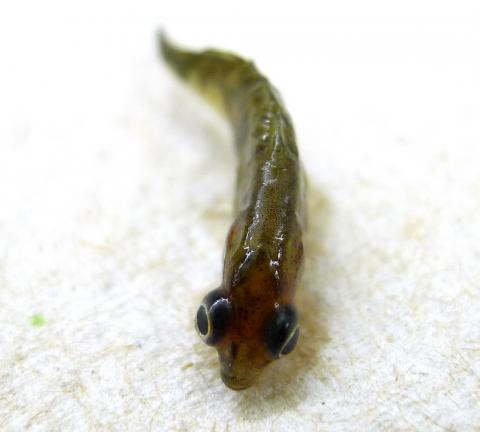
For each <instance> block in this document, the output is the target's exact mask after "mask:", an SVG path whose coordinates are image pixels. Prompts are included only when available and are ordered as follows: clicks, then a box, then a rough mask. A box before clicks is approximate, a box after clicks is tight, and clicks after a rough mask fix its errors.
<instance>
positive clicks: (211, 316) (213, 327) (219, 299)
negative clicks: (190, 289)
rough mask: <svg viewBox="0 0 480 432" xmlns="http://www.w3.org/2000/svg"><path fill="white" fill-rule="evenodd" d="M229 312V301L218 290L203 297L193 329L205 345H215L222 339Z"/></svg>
mask: <svg viewBox="0 0 480 432" xmlns="http://www.w3.org/2000/svg"><path fill="white" fill-rule="evenodd" d="M230 310H231V306H230V301H229V300H228V298H226V297H225V296H224V295H222V291H221V290H220V289H216V290H214V291H211V292H210V293H209V294H207V295H206V296H205V298H204V299H203V302H202V304H201V305H200V307H199V308H198V310H197V315H196V316H195V328H196V329H197V332H198V334H199V335H200V337H201V338H202V339H203V341H204V342H205V343H206V344H208V345H215V344H216V343H217V342H218V341H219V340H220V339H221V338H222V337H223V335H224V334H225V332H226V328H227V324H228V317H229V315H230Z"/></svg>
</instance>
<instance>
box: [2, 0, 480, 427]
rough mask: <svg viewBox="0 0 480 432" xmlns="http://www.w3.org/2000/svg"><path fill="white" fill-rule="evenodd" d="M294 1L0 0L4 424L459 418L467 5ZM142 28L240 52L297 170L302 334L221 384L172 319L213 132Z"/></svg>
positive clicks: (472, 355) (211, 246)
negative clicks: (302, 173) (263, 368)
mask: <svg viewBox="0 0 480 432" xmlns="http://www.w3.org/2000/svg"><path fill="white" fill-rule="evenodd" d="M37 3H38V4H37ZM158 3H160V2H158ZM192 3H193V2H192ZM225 3H227V2H225ZM311 3H314V2H311ZM315 3H317V2H315ZM166 4H167V3H166ZM306 4H307V3H304V4H303V6H302V2H296V3H295V9H290V8H287V7H281V8H278V6H274V7H273V8H270V9H269V8H268V7H267V6H263V7H262V8H260V9H258V7H253V5H251V4H249V3H248V2H247V3H245V2H241V4H240V3H238V4H235V5H233V4H228V5H227V4H225V5H222V4H221V3H218V4H217V3H211V2H210V3H209V2H206V3H205V2H198V4H197V5H196V6H193V5H192V4H189V3H186V2H175V5H173V4H171V5H170V7H168V8H167V7H166V6H161V5H157V6H155V3H153V2H152V3H143V4H142V3H136V4H133V3H132V4H127V3H120V4H119V3H118V2H113V3H112V4H109V3H101V6H100V5H98V4H96V3H95V4H94V3H92V4H90V3H88V2H87V3H84V2H81V3H77V5H76V7H73V5H68V6H67V5H66V3H65V2H58V3H55V2H53V3H52V2H36V3H35V4H34V3H33V2H32V4H23V3H22V2H15V3H14V2H11V8H10V9H8V8H7V7H6V6H2V8H3V9H4V10H2V11H1V12H2V13H1V14H0V17H1V18H0V21H1V22H0V24H1V26H0V36H1V37H0V48H1V49H0V53H1V59H0V62H1V69H0V78H1V79H0V95H1V96H0V97H1V99H0V118H1V119H2V120H1V122H0V329H1V330H0V429H1V430H5V431H17V430H23V429H28V428H31V429H32V430H39V431H41V430H46V431H47V430H48V431H51V430H59V431H60V430H61V431H65V430H118V431H120V430H139V431H140V430H142V431H143V430H195V431H199V430H215V431H221V430H230V431H236V430H245V431H247V430H252V429H253V430H275V431H283V430H293V428H294V427H295V429H296V430H299V429H298V425H299V424H300V423H301V424H303V426H304V427H303V429H302V430H327V431H359V430H362V431H364V430H375V431H384V430H385V431H390V430H399V431H401V430H405V431H407V430H408V431H410V430H422V431H425V430H428V431H442V430H452V431H474V430H479V429H480V378H479V377H480V266H479V262H480V224H479V214H480V174H479V172H480V170H479V167H480V123H479V118H480V84H479V78H478V77H479V76H480V67H479V66H480V65H479V50H478V47H479V44H480V31H479V26H478V23H479V18H480V14H479V10H478V6H477V4H478V2H471V3H468V2H456V4H455V5H454V4H453V2H452V3H450V4H449V3H445V2H418V1H415V2H408V1H407V2H400V3H398V5H397V6H392V4H391V2H335V5H327V4H325V3H322V2H318V4H317V9H316V10H314V9H312V6H310V7H306ZM387 4H390V6H387ZM14 5H16V6H15V9H12V8H13V7H14ZM192 7H193V9H192ZM159 23H163V24H164V25H166V26H167V29H168V30H169V32H170V34H171V36H172V37H173V39H176V40H178V41H180V42H183V43H185V44H186V45H192V46H197V47H200V46H204V45H207V44H209V45H212V46H217V47H224V48H229V49H232V50H235V51H237V52H239V53H242V54H244V55H246V56H250V57H252V58H254V59H255V60H256V61H257V63H258V65H259V66H260V68H261V69H262V70H263V71H264V72H265V73H266V74H267V75H269V76H270V77H271V78H272V80H273V81H274V83H275V84H276V85H277V86H278V88H279V89H280V90H281V92H282V94H283V96H284V98H285V100H286V102H287V105H288V107H289V109H290V111H291V114H292V117H293V119H294V122H295V124H296V128H297V132H298V137H299V146H300V150H301V152H302V154H303V157H304V161H305V165H306V167H307V171H308V174H309V179H310V194H309V198H310V206H311V212H310V221H311V229H310V232H309V233H308V235H307V242H308V254H309V255H308V262H307V266H306V270H305V280H304V283H303V284H302V287H301V289H300V292H299V307H300V309H301V312H302V324H303V333H302V339H301V341H300V343H299V347H298V348H297V350H296V351H295V353H294V354H292V355H291V356H289V357H288V358H285V359H284V360H283V361H281V362H278V363H276V364H275V365H273V366H272V367H271V368H270V369H269V370H268V371H267V372H266V373H265V374H264V375H263V376H262V378H261V380H260V382H259V383H258V385H256V386H255V387H254V388H252V389H250V390H247V391H245V392H241V393H235V392H232V391H230V390H228V389H227V388H225V387H224V386H223V384H222V383H221V381H220V379H219V377H218V369H217V366H218V365H217V360H216V354H215V352H214V351H213V350H211V349H209V348H207V347H206V346H204V345H203V344H202V343H201V342H200V340H199V339H198V338H197V336H196V335H195V333H194V330H193V326H192V317H193V314H194V311H195V309H196V305H197V302H198V301H199V299H200V298H201V297H202V295H203V294H204V293H205V292H206V291H208V290H209V289H211V288H213V287H214V286H215V285H216V284H218V282H219V277H220V272H221V256H222V249H223V240H224V236H225V233H226V230H227V228H228V225H229V222H230V220H231V215H230V203H231V200H232V193H233V175H234V166H235V160H234V157H233V151H232V148H231V147H232V145H231V142H230V134H229V130H228V128H227V127H226V125H225V124H224V123H222V122H221V121H220V120H219V119H218V118H217V117H215V115H213V113H211V112H210V111H209V110H208V109H207V108H206V107H205V106H204V105H202V104H201V103H200V102H199V101H198V100H197V99H196V98H195V97H194V96H192V95H191V94H190V93H188V92H187V91H186V90H184V89H183V88H182V87H181V86H179V85H178V83H176V82H175V81H174V80H173V79H172V77H171V76H170V75H169V74H168V73H167V72H166V71H165V69H164V68H163V67H162V66H161V65H160V63H159V61H158V60H157V58H156V56H155V52H154V48H153V37H152V35H153V32H154V31H155V29H156V27H157V25H158V24H159ZM34 314H42V315H43V316H44V317H45V321H46V322H45V324H44V325H43V326H33V325H32V321H31V317H32V315H34Z"/></svg>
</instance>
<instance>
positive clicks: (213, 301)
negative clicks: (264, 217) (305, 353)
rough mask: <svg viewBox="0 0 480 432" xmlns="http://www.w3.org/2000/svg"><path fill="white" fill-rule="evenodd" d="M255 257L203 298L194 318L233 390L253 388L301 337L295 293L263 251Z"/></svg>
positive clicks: (225, 380)
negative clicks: (264, 371)
mask: <svg viewBox="0 0 480 432" xmlns="http://www.w3.org/2000/svg"><path fill="white" fill-rule="evenodd" d="M253 255H254V256H253V257H252V256H251V257H250V259H248V260H247V261H248V262H244V263H243V264H244V265H243V266H239V269H240V271H239V272H238V271H237V272H236V274H234V275H232V276H233V277H232V278H228V279H227V280H226V281H225V282H226V283H227V284H229V288H228V289H224V288H220V289H217V290H214V291H211V292H210V293H209V294H208V295H207V296H206V297H205V298H204V301H203V302H202V305H201V306H200V308H199V309H198V312H197V317H196V328H197V331H198V333H199V334H200V336H201V337H202V338H203V339H204V341H205V342H206V343H207V344H209V345H213V346H215V347H216V349H217V351H218V355H219V359H220V366H221V377H222V380H223V382H224V383H225V384H226V385H227V386H228V387H230V388H232V389H234V390H241V389H244V388H247V387H249V386H250V385H251V384H252V383H253V382H254V381H255V380H256V378H257V377H258V375H259V373H260V372H261V371H262V369H263V368H264V367H265V366H267V365H268V364H269V363H270V362H272V361H273V360H276V359H278V358H280V357H281V356H283V355H286V354H288V353H290V352H291V351H292V350H293V349H294V347H295V345H296V342H297V340H298V337H299V327H298V317H297V313H296V309H295V307H294V306H293V305H292V304H291V303H290V302H291V300H292V294H293V293H292V292H291V291H290V290H285V289H281V287H280V285H279V281H278V279H277V278H276V277H275V275H276V273H275V268H274V266H272V265H271V262H270V260H269V259H268V258H267V257H266V256H265V254H263V253H259V254H257V253H254V254H253Z"/></svg>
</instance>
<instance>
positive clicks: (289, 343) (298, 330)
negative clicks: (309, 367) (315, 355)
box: [281, 328, 300, 355]
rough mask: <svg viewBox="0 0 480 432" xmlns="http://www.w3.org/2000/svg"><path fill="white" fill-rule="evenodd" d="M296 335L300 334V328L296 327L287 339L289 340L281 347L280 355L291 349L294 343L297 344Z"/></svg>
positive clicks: (287, 352) (289, 351)
mask: <svg viewBox="0 0 480 432" xmlns="http://www.w3.org/2000/svg"><path fill="white" fill-rule="evenodd" d="M298 336H300V329H298V328H297V330H296V331H295V333H294V335H293V336H292V337H291V338H290V339H289V341H288V342H287V343H286V344H285V346H284V347H283V350H282V352H281V355H287V354H289V353H291V352H292V351H293V349H294V348H295V345H297V341H298Z"/></svg>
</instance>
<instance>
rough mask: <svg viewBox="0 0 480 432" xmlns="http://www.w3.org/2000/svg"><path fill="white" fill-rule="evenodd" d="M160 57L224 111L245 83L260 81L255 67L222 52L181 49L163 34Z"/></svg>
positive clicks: (160, 41)
mask: <svg viewBox="0 0 480 432" xmlns="http://www.w3.org/2000/svg"><path fill="white" fill-rule="evenodd" d="M158 46H159V50H160V54H161V55H162V57H163V58H164V60H165V62H166V63H167V64H168V65H169V66H170V67H171V68H172V69H173V71H174V72H175V73H176V74H177V75H178V76H179V77H181V78H182V79H184V80H185V81H187V82H188V83H189V84H191V85H192V86H193V87H194V88H195V89H196V90H198V91H199V92H200V93H201V94H202V95H204V96H205V97H206V98H207V99H209V100H210V101H211V102H212V103H213V104H214V105H215V106H217V108H220V110H221V111H225V110H226V108H227V106H228V105H229V103H230V102H231V100H229V99H230V98H232V97H233V96H234V95H235V94H236V93H237V90H239V89H240V88H241V86H242V84H243V83H244V82H245V81H246V80H251V79H255V78H256V77H259V76H260V75H259V73H258V71H257V70H256V68H255V66H254V65H253V63H251V62H249V61H245V60H243V59H241V58H240V57H238V56H236V55H234V54H231V53H228V52H223V51H215V50H205V51H201V52H193V51H188V50H184V49H181V48H178V47H177V46H175V45H174V44H172V43H171V42H170V40H169V39H168V38H167V36H166V35H165V33H164V32H163V31H162V32H160V33H159V35H158Z"/></svg>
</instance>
